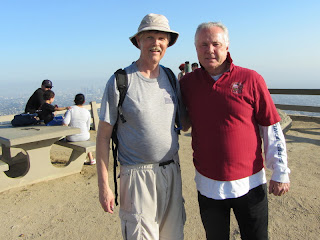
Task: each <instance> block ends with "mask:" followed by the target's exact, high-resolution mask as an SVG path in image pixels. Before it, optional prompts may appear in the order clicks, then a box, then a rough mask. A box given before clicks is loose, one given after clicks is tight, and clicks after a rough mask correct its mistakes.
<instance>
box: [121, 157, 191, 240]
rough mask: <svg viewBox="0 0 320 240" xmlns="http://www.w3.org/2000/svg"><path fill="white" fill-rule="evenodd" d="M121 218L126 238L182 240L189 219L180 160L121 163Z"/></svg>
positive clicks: (129, 239) (128, 239) (126, 239)
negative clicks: (167, 162) (156, 162)
mask: <svg viewBox="0 0 320 240" xmlns="http://www.w3.org/2000/svg"><path fill="white" fill-rule="evenodd" d="M119 215H120V218H121V228H122V235H123V239H125V240H131V239H132V240H133V239H139V240H143V239H146V240H159V239H161V240H180V239H183V227H184V223H185V220H186V215H185V209H184V200H183V197H182V183H181V172H180V166H179V162H178V161H175V162H174V163H171V164H168V165H165V166H159V164H146V165H142V164H139V165H133V166H128V165H126V166H121V168H120V213H119Z"/></svg>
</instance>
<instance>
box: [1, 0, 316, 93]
mask: <svg viewBox="0 0 320 240" xmlns="http://www.w3.org/2000/svg"><path fill="white" fill-rule="evenodd" d="M319 11H320V1H319V0H307V1H296V0H281V1H279V0H276V1H275V0H269V1H257V0H250V1H246V0H243V1H239V0H234V1H232V0H229V1H221V0H220V1H215V0H202V1H194V0H193V1H173V0H170V1H168V0H163V1H121V0H120V1H108V0H105V1H102V0H51V1H49V0H0V56H1V57H0V82H1V86H2V87H1V88H2V90H1V91H0V95H2V94H5V93H9V90H14V91H21V90H25V89H29V88H30V89H33V90H34V89H35V88H37V87H39V86H40V84H41V81H42V80H43V79H46V78H48V79H51V80H52V81H53V83H54V86H55V88H54V89H55V90H58V89H59V88H60V89H62V88H64V87H69V86H77V87H78V86H85V85H89V84H90V85H92V84H94V85H104V84H105V82H106V81H107V80H108V79H109V77H110V75H111V74H112V73H113V72H114V71H115V70H117V69H118V68H120V67H125V66H127V65H129V64H130V63H131V62H132V61H135V60H137V59H138V57H139V50H138V49H137V48H135V47H134V46H133V45H132V44H131V42H130V41H129V37H130V36H132V35H133V34H135V33H136V31H137V28H138V26H139V24H140V21H141V19H142V18H143V17H144V16H145V15H146V14H148V13H159V14H163V15H165V16H166V17H167V18H168V19H169V23H170V26H171V29H173V30H175V31H177V32H179V33H180V36H179V39H178V41H177V43H176V44H175V45H174V46H172V47H170V48H169V49H168V50H167V53H166V56H165V57H164V58H163V59H162V61H161V64H163V65H165V66H168V67H170V68H171V69H172V70H173V71H174V72H175V73H176V74H177V73H178V72H179V70H178V66H179V65H180V64H181V63H183V62H185V61H190V62H195V61H197V55H196V51H195V48H194V33H195V30H196V28H197V26H198V25H199V24H200V23H202V22H208V21H221V22H223V23H224V24H225V25H226V26H227V27H228V28H229V32H230V48H229V50H230V53H231V56H232V58H233V60H234V63H235V64H236V65H240V66H243V67H247V68H251V69H254V70H256V71H257V72H259V73H260V74H261V75H262V76H263V77H264V78H265V81H266V83H267V85H268V87H270V88H320V61H319V59H318V58H317V56H320V46H319V43H320V30H319V29H320V27H319V25H320V14H319ZM30 94H31V93H30Z"/></svg>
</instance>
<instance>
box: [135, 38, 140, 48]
mask: <svg viewBox="0 0 320 240" xmlns="http://www.w3.org/2000/svg"><path fill="white" fill-rule="evenodd" d="M135 39H136V42H137V45H138V48H139V49H140V38H139V37H138V35H137V36H135Z"/></svg>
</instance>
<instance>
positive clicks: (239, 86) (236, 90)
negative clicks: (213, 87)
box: [231, 82, 243, 94]
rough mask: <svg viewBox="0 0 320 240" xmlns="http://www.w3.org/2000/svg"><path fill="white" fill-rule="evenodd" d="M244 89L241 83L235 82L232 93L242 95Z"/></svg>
mask: <svg viewBox="0 0 320 240" xmlns="http://www.w3.org/2000/svg"><path fill="white" fill-rule="evenodd" d="M242 89H243V84H242V83H240V82H234V83H232V84H231V92H232V93H235V94H241V93H242Z"/></svg>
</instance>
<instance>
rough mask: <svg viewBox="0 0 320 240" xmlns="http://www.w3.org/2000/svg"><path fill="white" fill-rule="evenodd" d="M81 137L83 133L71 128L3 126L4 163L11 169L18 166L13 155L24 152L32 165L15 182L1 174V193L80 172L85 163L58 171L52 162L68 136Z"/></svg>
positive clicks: (0, 134)
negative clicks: (59, 143) (54, 151)
mask: <svg viewBox="0 0 320 240" xmlns="http://www.w3.org/2000/svg"><path fill="white" fill-rule="evenodd" d="M77 133H80V129H79V128H73V127H68V126H45V125H33V126H27V127H12V126H11V125H2V126H0V144H1V147H2V159H1V160H2V161H3V162H5V163H6V164H8V167H9V168H10V166H11V165H12V164H14V162H13V159H12V158H11V156H10V151H11V150H14V149H19V150H20V151H21V149H22V150H24V151H25V152H26V154H27V160H26V161H28V167H27V170H26V172H25V173H24V174H23V176H19V177H14V178H12V177H8V176H7V175H6V173H5V172H3V171H0V192H2V191H5V190H8V189H11V188H14V187H20V186H25V185H29V184H33V183H36V182H40V181H44V180H50V179H54V178H58V177H62V176H67V175H70V174H74V173H78V172H80V171H81V169H82V166H83V162H80V161H69V162H68V163H67V165H66V166H65V167H62V168H57V167H54V166H53V165H52V163H51V160H50V149H51V147H52V145H53V144H54V143H55V142H57V141H58V140H60V139H61V138H63V137H65V136H68V135H72V134H77Z"/></svg>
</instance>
